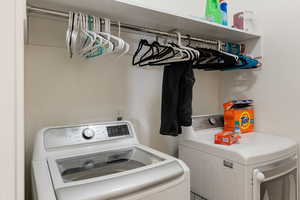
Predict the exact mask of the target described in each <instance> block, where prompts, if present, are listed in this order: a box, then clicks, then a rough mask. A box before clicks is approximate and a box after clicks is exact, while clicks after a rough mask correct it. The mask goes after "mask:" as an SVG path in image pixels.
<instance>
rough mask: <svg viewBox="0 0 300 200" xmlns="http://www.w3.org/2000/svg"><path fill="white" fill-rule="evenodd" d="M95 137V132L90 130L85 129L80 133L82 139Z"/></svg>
mask: <svg viewBox="0 0 300 200" xmlns="http://www.w3.org/2000/svg"><path fill="white" fill-rule="evenodd" d="M94 136H95V131H94V130H92V129H90V128H86V129H84V130H83V131H82V137H83V138H84V139H87V140H89V139H92V138H93V137H94Z"/></svg>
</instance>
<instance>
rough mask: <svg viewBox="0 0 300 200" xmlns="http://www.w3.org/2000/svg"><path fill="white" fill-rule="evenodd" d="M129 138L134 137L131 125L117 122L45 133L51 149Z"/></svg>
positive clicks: (65, 128)
mask: <svg viewBox="0 0 300 200" xmlns="http://www.w3.org/2000/svg"><path fill="white" fill-rule="evenodd" d="M128 137H133V133H132V129H131V127H130V124H129V123H127V122H115V123H112V124H91V125H82V126H72V127H61V128H59V127H58V128H49V129H47V130H46V131H45V132H44V143H45V147H46V148H47V149H50V148H58V147H64V146H70V145H77V144H85V143H92V142H102V141H108V140H115V139H123V138H128Z"/></svg>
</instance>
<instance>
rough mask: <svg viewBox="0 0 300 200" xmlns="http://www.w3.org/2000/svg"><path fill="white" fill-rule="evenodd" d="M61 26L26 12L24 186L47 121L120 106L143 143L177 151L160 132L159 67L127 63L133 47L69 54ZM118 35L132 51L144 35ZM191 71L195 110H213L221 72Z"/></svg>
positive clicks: (87, 117) (106, 116)
mask: <svg viewBox="0 0 300 200" xmlns="http://www.w3.org/2000/svg"><path fill="white" fill-rule="evenodd" d="M65 30H66V22H65V21H61V20H60V21H57V20H56V21H55V20H52V19H47V18H43V17H31V18H30V32H29V36H30V41H29V45H26V48H25V106H26V110H25V114H26V115H25V117H26V120H25V127H26V161H27V165H26V166H27V173H26V174H27V181H28V182H27V183H28V184H27V186H28V188H27V191H29V190H30V187H29V186H30V184H29V175H30V170H29V166H30V161H31V153H32V147H33V141H34V137H35V135H36V133H37V131H38V130H39V129H41V128H43V127H45V126H57V125H65V124H74V123H75V124H76V123H85V122H96V121H105V120H115V119H116V117H117V113H118V112H119V113H120V114H121V115H122V116H124V118H125V119H127V120H131V121H132V122H133V123H134V126H135V128H136V131H137V133H138V138H139V139H140V141H141V143H143V144H145V145H149V146H151V147H153V148H156V149H158V150H161V151H163V152H166V153H169V154H171V155H175V154H176V151H177V145H176V139H175V138H172V137H166V136H160V135H159V126H160V107H161V88H162V72H163V70H162V68H161V67H158V68H156V69H149V70H145V69H138V68H136V67H133V66H131V59H132V52H130V53H129V55H127V56H124V57H122V58H119V59H118V58H116V57H115V56H105V57H102V58H97V59H91V60H84V59H82V58H79V57H75V58H74V59H70V58H68V56H67V51H66V48H65V43H64V40H65ZM122 35H123V36H126V37H125V38H126V39H127V41H129V42H130V43H131V45H132V46H133V47H132V48H133V50H132V51H134V50H135V46H136V45H137V43H138V41H139V38H145V37H146V36H143V35H134V34H127V33H122ZM146 38H147V37H146ZM151 39H152V38H151ZM195 74H196V79H197V82H196V85H195V87H194V106H193V107H194V114H208V113H217V112H218V101H219V90H218V89H219V84H220V83H219V80H220V77H219V73H216V72H200V71H195Z"/></svg>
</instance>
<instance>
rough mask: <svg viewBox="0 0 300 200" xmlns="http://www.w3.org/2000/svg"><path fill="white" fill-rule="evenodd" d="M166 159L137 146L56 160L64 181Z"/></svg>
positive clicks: (124, 170) (92, 176) (115, 171)
mask: <svg viewBox="0 0 300 200" xmlns="http://www.w3.org/2000/svg"><path fill="white" fill-rule="evenodd" d="M163 160H164V159H163V158H160V157H157V156H155V155H152V154H150V153H148V152H146V151H143V150H141V149H138V148H136V147H133V148H129V149H121V150H115V151H107V152H101V153H95V154H88V155H82V156H77V157H71V158H63V159H58V160H56V164H57V167H58V169H59V173H60V175H61V178H62V180H63V182H64V183H69V182H74V181H81V180H86V179H90V178H97V177H102V176H107V175H111V174H116V173H121V172H126V171H129V170H133V169H137V168H140V167H144V166H147V165H152V164H154V163H159V162H162V161H163Z"/></svg>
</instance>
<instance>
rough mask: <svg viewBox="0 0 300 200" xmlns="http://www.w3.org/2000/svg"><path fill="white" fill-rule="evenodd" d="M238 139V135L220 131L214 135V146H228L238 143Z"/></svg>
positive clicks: (239, 137)
mask: <svg viewBox="0 0 300 200" xmlns="http://www.w3.org/2000/svg"><path fill="white" fill-rule="evenodd" d="M240 139H241V136H240V135H239V134H236V133H233V132H225V131H222V132H220V133H217V134H216V135H215V144H222V145H227V146H230V145H233V144H236V143H238V142H239V140H240Z"/></svg>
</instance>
